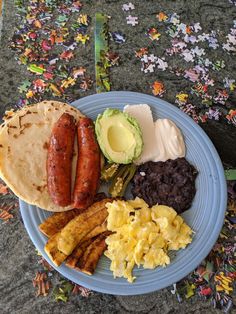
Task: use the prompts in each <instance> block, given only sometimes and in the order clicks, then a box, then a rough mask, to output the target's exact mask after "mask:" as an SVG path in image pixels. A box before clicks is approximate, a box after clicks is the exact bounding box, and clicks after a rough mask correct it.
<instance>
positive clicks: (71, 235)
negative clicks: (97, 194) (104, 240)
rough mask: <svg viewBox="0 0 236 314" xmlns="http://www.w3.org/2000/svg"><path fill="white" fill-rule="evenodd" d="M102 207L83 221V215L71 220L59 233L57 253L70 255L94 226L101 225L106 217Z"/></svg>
mask: <svg viewBox="0 0 236 314" xmlns="http://www.w3.org/2000/svg"><path fill="white" fill-rule="evenodd" d="M105 204H106V203H105V202H103V205H104V207H102V208H101V209H100V210H99V211H98V212H97V213H95V214H93V215H92V216H90V217H88V218H87V219H85V217H84V216H83V214H81V215H79V216H77V217H75V218H74V219H72V220H71V221H70V222H69V223H68V224H67V225H66V226H65V227H64V228H63V229H62V230H61V232H60V235H59V237H58V242H57V248H58V250H59V251H61V252H63V253H64V254H66V255H70V254H71V253H72V251H73V250H74V248H75V247H76V246H77V245H78V244H79V242H80V241H81V240H82V239H83V238H84V237H85V236H86V235H87V234H88V233H89V232H91V231H92V230H93V229H94V228H95V227H96V226H98V225H101V224H102V223H103V222H104V221H105V219H106V218H107V216H108V212H107V209H106V207H105Z"/></svg>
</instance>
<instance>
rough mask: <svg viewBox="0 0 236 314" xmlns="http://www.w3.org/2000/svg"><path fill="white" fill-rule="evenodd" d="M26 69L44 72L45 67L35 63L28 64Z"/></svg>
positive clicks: (38, 72)
mask: <svg viewBox="0 0 236 314" xmlns="http://www.w3.org/2000/svg"><path fill="white" fill-rule="evenodd" d="M27 69H28V70H29V71H30V72H33V73H36V74H43V72H45V69H43V68H41V67H39V66H37V65H36V64H30V65H29V66H28V67H27Z"/></svg>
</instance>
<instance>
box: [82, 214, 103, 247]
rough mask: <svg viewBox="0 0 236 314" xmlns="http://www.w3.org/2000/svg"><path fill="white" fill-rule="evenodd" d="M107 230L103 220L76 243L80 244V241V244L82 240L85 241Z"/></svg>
mask: <svg viewBox="0 0 236 314" xmlns="http://www.w3.org/2000/svg"><path fill="white" fill-rule="evenodd" d="M105 231H107V221H106V220H105V221H104V223H103V224H101V225H99V226H97V227H95V228H94V229H93V230H92V231H90V232H89V233H88V234H87V235H86V236H85V237H84V238H83V239H82V240H81V241H80V242H79V244H78V245H80V243H81V244H82V243H83V242H84V241H87V240H89V239H91V238H94V237H96V236H97V235H99V234H101V233H103V232H105Z"/></svg>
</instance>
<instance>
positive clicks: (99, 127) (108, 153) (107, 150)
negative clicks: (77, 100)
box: [95, 108, 143, 164]
mask: <svg viewBox="0 0 236 314" xmlns="http://www.w3.org/2000/svg"><path fill="white" fill-rule="evenodd" d="M117 122H119V124H120V123H121V124H122V123H123V124H125V125H126V127H127V126H128V128H129V131H130V132H131V133H132V134H133V136H134V138H135V147H133V149H131V150H130V151H129V150H128V151H126V152H122V153H120V152H115V151H113V150H112V149H111V147H110V146H109V144H108V140H106V141H104V139H107V132H106V130H107V128H108V126H112V125H116V123H117ZM95 132H96V136H97V141H98V143H99V146H100V148H101V150H102V152H103V154H104V156H105V157H106V158H107V160H108V162H116V163H119V164H129V163H132V162H133V161H134V160H136V159H137V158H138V157H139V156H140V155H141V153H142V149H143V139H142V131H141V129H140V126H139V124H138V122H137V120H136V119H135V118H133V117H131V116H130V115H129V114H128V113H126V112H122V111H120V110H119V109H113V108H108V109H106V110H105V111H104V112H103V113H102V114H99V115H98V116H97V119H96V122H95ZM105 142H106V143H105Z"/></svg>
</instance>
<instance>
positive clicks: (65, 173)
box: [47, 113, 76, 207]
mask: <svg viewBox="0 0 236 314" xmlns="http://www.w3.org/2000/svg"><path fill="white" fill-rule="evenodd" d="M75 129H76V121H75V119H74V117H73V116H72V115H70V114H68V113H63V114H62V116H61V117H60V118H59V119H58V121H57V122H56V123H55V125H54V126H53V130H52V134H51V137H50V140H49V147H48V156H47V186H48V193H49V194H50V197H51V199H52V201H53V202H54V204H57V205H59V206H63V207H65V206H68V205H70V204H71V180H72V179H71V175H72V158H73V150H74V141H75Z"/></svg>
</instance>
